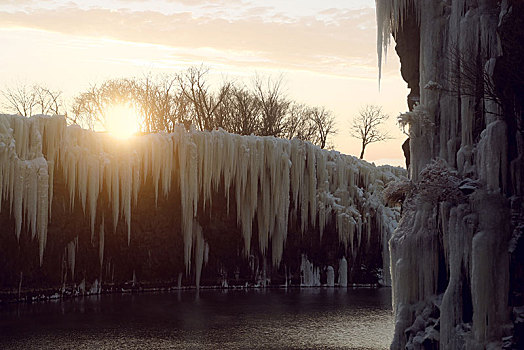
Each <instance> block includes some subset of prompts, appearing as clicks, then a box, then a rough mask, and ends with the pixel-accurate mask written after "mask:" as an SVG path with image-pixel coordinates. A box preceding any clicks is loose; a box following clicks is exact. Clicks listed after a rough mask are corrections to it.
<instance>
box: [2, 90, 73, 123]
mask: <svg viewBox="0 0 524 350" xmlns="http://www.w3.org/2000/svg"><path fill="white" fill-rule="evenodd" d="M2 95H3V97H4V107H5V108H6V109H7V110H8V111H10V112H12V113H15V114H18V115H21V116H24V117H30V116H32V115H34V114H51V115H58V114H63V113H64V112H65V110H63V108H64V103H63V100H62V91H59V90H56V91H55V90H52V89H50V88H48V87H46V86H43V85H33V86H31V87H29V86H28V85H26V84H18V85H16V86H15V87H13V88H6V89H5V90H4V91H2Z"/></svg>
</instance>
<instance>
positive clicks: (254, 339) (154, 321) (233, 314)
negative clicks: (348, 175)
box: [0, 288, 393, 349]
mask: <svg viewBox="0 0 524 350" xmlns="http://www.w3.org/2000/svg"><path fill="white" fill-rule="evenodd" d="M390 292H391V290H390V289H387V288H384V289H378V290H370V289H359V290H352V289H348V290H346V289H302V290H300V289H289V290H282V289H267V290H253V289H251V290H224V291H219V290H202V291H200V293H198V294H197V292H196V291H179V292H171V293H158V294H141V295H102V296H92V297H85V298H79V299H72V300H66V301H55V302H45V303H37V304H32V305H26V304H13V305H4V306H2V307H1V308H0V348H1V349H28V348H34V349H124V348H125V349H268V348H272V349H283V348H284V349H304V348H307V349H311V348H322V349H335V348H336V349H339V348H340V349H385V348H388V347H389V343H390V342H391V337H392V334H393V315H392V313H391V306H390V303H391V296H390Z"/></svg>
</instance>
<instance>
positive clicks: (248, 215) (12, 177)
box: [0, 115, 404, 285]
mask: <svg viewBox="0 0 524 350" xmlns="http://www.w3.org/2000/svg"><path fill="white" fill-rule="evenodd" d="M57 172H61V174H62V177H63V179H64V181H65V186H66V187H67V189H68V193H69V201H68V203H64V205H67V206H69V208H70V210H73V209H74V208H78V207H80V208H81V210H82V212H83V213H84V215H85V216H86V217H87V218H88V221H89V226H90V230H91V242H95V241H96V240H97V239H98V240H99V242H98V245H99V259H100V266H101V268H102V266H103V262H104V246H105V243H104V242H107V238H108V235H111V234H112V232H113V233H114V232H116V229H117V226H118V225H122V224H124V225H125V227H126V231H127V244H128V245H129V244H130V240H131V236H132V235H133V227H132V213H133V208H135V207H136V206H137V205H138V204H139V202H140V198H139V193H140V189H141V187H142V186H144V184H145V183H146V182H148V181H150V182H152V186H153V188H154V193H155V200H156V202H158V201H159V198H160V197H162V198H167V197H168V196H169V194H170V193H171V192H173V191H175V190H176V191H177V194H178V195H179V196H180V207H181V212H182V215H181V228H180V231H181V234H182V235H183V244H184V261H185V266H186V271H187V272H190V271H191V269H192V268H193V267H192V266H194V268H195V269H196V270H195V273H196V275H197V281H196V283H197V285H198V283H199V276H200V274H201V271H202V268H203V266H204V265H205V262H206V260H207V254H208V252H209V251H210V250H212V249H213V247H212V246H209V245H208V242H207V239H206V233H205V232H203V230H202V228H201V227H200V225H199V222H198V220H199V218H202V216H203V215H205V214H206V211H208V210H207V209H209V208H210V207H211V205H212V202H213V198H214V196H217V195H218V193H222V195H225V196H226V203H227V204H226V207H227V211H228V212H229V211H231V212H232V213H235V214H233V215H236V222H237V225H238V226H239V227H240V228H241V233H242V238H243V242H244V247H243V250H242V252H241V254H243V255H244V256H245V257H249V255H250V254H251V250H252V243H251V241H252V238H253V233H254V231H255V232H256V233H257V241H258V248H257V249H258V250H259V251H260V252H262V254H265V253H266V252H267V251H268V250H270V251H271V255H270V256H271V259H272V263H273V265H275V266H278V265H279V263H280V261H281V259H282V253H283V249H284V245H285V242H286V239H287V233H288V226H289V220H290V216H292V217H293V218H295V219H296V220H298V221H299V223H298V226H299V227H300V229H301V231H302V232H305V231H307V230H310V229H318V230H319V231H320V236H321V237H322V233H323V231H324V229H325V227H326V225H327V224H329V223H330V222H334V223H335V227H336V231H337V232H338V239H339V241H340V242H341V243H343V245H344V246H345V247H346V250H347V251H348V254H349V255H351V254H356V251H357V248H358V247H359V246H360V245H361V243H362V244H364V243H366V242H369V241H370V237H371V235H372V234H375V235H378V237H379V240H378V241H379V242H383V244H387V238H388V237H389V236H390V234H391V232H392V229H393V227H394V226H395V225H396V218H397V214H398V213H397V211H396V210H395V209H392V208H389V207H387V206H385V205H384V203H383V200H382V196H381V193H382V189H383V187H384V185H385V184H386V183H388V182H389V181H391V180H394V179H397V178H398V177H399V176H403V174H404V171H403V170H402V169H401V168H394V167H387V166H386V167H375V166H374V165H372V164H369V163H367V162H364V161H361V160H358V159H356V158H354V157H351V156H346V155H342V154H340V153H339V152H336V151H326V150H322V149H320V148H318V147H316V146H314V145H312V144H310V143H307V142H303V141H300V140H298V139H294V140H283V139H277V138H273V137H256V136H239V135H234V134H229V133H226V132H224V131H222V130H215V131H212V132H199V131H195V130H190V131H187V130H186V129H185V128H184V127H182V126H179V127H177V128H176V129H175V132H174V133H171V134H148V135H143V136H136V137H134V138H132V139H129V140H118V139H115V138H113V137H112V136H111V135H110V134H105V133H96V132H92V131H88V130H84V129H81V128H79V127H77V126H66V123H65V120H64V118H62V117H46V116H36V117H32V118H22V117H19V116H9V115H1V116H0V174H1V175H2V176H1V179H0V181H1V182H0V198H1V199H2V200H3V201H4V203H8V207H3V208H0V210H2V211H7V210H9V211H10V213H11V215H12V217H13V218H14V221H15V227H16V229H15V232H14V233H13V234H15V235H17V237H18V236H19V235H20V232H21V228H22V227H23V226H24V227H26V226H27V227H29V230H30V232H31V234H32V236H33V237H36V236H37V239H38V242H39V247H40V248H39V258H40V264H42V261H43V259H44V258H45V247H46V240H47V225H48V220H49V219H51V220H52V217H53V216H52V214H53V213H51V210H50V208H51V205H52V202H53V194H54V190H53V186H54V177H55V176H56V174H57ZM230 197H232V198H230ZM101 207H104V208H107V210H105V212H102V211H103V210H102V209H101ZM206 208H207V209H206ZM199 210H200V211H201V212H199ZM107 218H109V219H110V220H104V219H107ZM108 221H109V222H110V223H112V225H111V224H108V225H109V226H112V227H106V224H105V222H108ZM98 225H100V226H98ZM2 234H10V232H2ZM65 249H66V250H65V252H66V253H65V254H66V255H67V256H68V259H69V260H68V261H70V262H69V266H70V270H71V273H74V268H75V252H76V251H77V250H78V240H76V241H74V242H70V243H69V244H68V245H67V247H66V248H65ZM385 260H386V261H387V260H388V259H385ZM193 263H194V264H193Z"/></svg>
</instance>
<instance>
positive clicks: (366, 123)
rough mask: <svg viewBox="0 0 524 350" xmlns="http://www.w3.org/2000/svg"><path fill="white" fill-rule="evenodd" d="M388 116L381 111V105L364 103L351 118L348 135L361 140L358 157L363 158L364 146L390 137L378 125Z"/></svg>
mask: <svg viewBox="0 0 524 350" xmlns="http://www.w3.org/2000/svg"><path fill="white" fill-rule="evenodd" d="M388 118H389V116H388V115H387V114H384V113H382V107H380V106H376V105H366V106H364V107H362V108H361V109H360V111H359V113H358V115H357V116H356V117H355V118H353V123H352V125H351V129H350V131H349V133H350V135H351V136H352V137H354V138H357V139H360V140H361V141H362V152H360V159H362V158H364V151H365V150H366V146H367V145H369V144H370V143H373V142H379V141H384V140H388V139H390V138H391V137H390V136H389V135H388V133H387V132H383V131H381V130H380V126H381V125H382V124H384V122H385V121H386V120H388Z"/></svg>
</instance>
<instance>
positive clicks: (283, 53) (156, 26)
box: [0, 0, 396, 75]
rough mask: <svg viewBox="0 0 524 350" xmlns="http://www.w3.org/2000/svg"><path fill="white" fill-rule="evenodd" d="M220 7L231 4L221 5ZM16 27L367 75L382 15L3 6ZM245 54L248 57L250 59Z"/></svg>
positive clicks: (4, 16) (1, 18)
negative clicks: (238, 15)
mask: <svg viewBox="0 0 524 350" xmlns="http://www.w3.org/2000/svg"><path fill="white" fill-rule="evenodd" d="M0 1H2V0H0ZM4 2H5V1H4ZM183 2H184V1H183ZM186 2H189V1H186ZM198 2H199V3H202V4H204V5H205V4H208V3H211V2H210V1H206V0H201V1H198ZM222 2H224V3H225V2H226V1H225V0H223V1H222ZM227 2H228V3H229V1H227ZM233 2H237V3H239V2H241V1H240V0H233ZM191 3H193V4H194V2H193V1H191ZM217 11H227V9H221V8H220V7H217ZM9 27H17V28H20V27H22V28H31V29H38V30H44V31H52V32H57V33H66V34H70V35H78V36H84V37H94V38H110V39H116V40H122V41H127V42H136V43H148V44H157V45H163V46H168V47H173V48H177V49H182V50H184V52H186V53H188V54H189V55H190V52H191V50H194V52H195V55H194V56H198V55H199V52H200V51H202V50H203V49H207V48H210V49H213V50H216V51H220V52H222V54H220V55H217V56H220V57H216V58H217V59H219V60H221V61H223V62H227V57H228V56H227V53H228V52H230V53H234V57H235V64H239V65H254V64H255V65H265V66H270V67H281V69H301V70H310V71H316V72H322V73H329V74H342V75H343V74H349V72H350V71H351V70H353V71H356V72H360V74H365V75H368V74H369V71H370V70H373V72H374V71H375V70H376V68H375V67H376V56H375V51H376V44H375V40H376V39H375V15H374V11H373V9H369V8H368V9H360V10H347V9H345V10H340V9H329V10H326V11H322V12H321V13H319V14H318V16H302V17H298V18H291V17H289V16H287V15H285V14H282V13H276V14H271V13H270V9H269V8H267V7H262V8H260V7H246V8H245V11H244V16H242V17H241V18H235V19H232V18H227V17H225V16H220V15H219V12H217V13H216V14H214V15H213V16H211V15H198V16H196V15H195V14H194V13H192V12H189V11H186V12H178V13H174V14H163V13H161V12H158V11H132V10H129V9H126V10H111V9H103V8H89V9H80V8H78V7H76V6H73V5H70V6H60V7H58V8H54V9H44V8H34V9H32V10H30V11H27V10H25V11H15V12H7V11H3V12H2V11H0V28H9ZM243 56H244V57H247V58H248V59H246V60H245V61H244V62H242V57H243ZM352 67H353V68H352ZM355 67H357V69H355ZM386 68H387V67H386ZM395 68H396V67H395Z"/></svg>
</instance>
